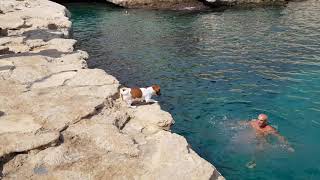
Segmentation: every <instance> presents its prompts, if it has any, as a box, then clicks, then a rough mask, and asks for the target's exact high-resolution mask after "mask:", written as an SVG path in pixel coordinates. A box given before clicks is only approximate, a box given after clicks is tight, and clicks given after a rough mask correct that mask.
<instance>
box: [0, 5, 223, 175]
mask: <svg viewBox="0 0 320 180" xmlns="http://www.w3.org/2000/svg"><path fill="white" fill-rule="evenodd" d="M68 17H70V13H69V12H68V11H67V9H66V8H65V7H64V6H62V5H59V4H56V3H54V2H51V1H47V0H2V1H1V2H0V28H1V29H0V82H1V83H0V102H1V104H0V179H1V178H2V179H148V180H149V179H177V180H178V179H179V180H180V179H224V178H223V177H222V176H221V175H220V173H219V172H218V171H217V170H216V169H215V167H214V166H213V165H211V164H210V163H208V162H207V161H205V160H204V159H202V158H201V157H199V156H198V155H197V154H196V153H195V152H194V151H193V150H192V149H191V148H190V146H189V145H188V143H187V141H186V140H185V138H183V137H182V136H179V135H177V134H174V133H171V132H170V131H169V130H170V126H171V125H172V124H173V119H172V117H171V115H170V114H169V113H167V112H165V111H162V110H161V108H160V106H159V105H158V104H152V105H145V106H139V107H138V108H136V109H128V108H127V107H126V106H125V105H124V103H123V102H122V101H121V100H120V99H119V97H118V88H119V86H120V84H119V82H118V81H117V79H115V78H114V77H113V76H111V75H108V74H107V73H106V72H104V71H103V70H100V69H88V68H87V64H86V60H87V59H88V54H87V53H86V52H84V51H81V50H74V45H75V43H76V40H73V39H68V38H69V37H70V33H71V22H70V21H69V18H68Z"/></svg>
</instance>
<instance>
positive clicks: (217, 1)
mask: <svg viewBox="0 0 320 180" xmlns="http://www.w3.org/2000/svg"><path fill="white" fill-rule="evenodd" d="M288 1H289V0H205V1H204V2H205V4H206V5H209V6H211V7H230V6H261V5H283V4H285V3H287V2H288Z"/></svg>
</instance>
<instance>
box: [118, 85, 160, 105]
mask: <svg viewBox="0 0 320 180" xmlns="http://www.w3.org/2000/svg"><path fill="white" fill-rule="evenodd" d="M120 95H121V98H122V100H124V101H125V102H126V103H127V105H128V106H129V107H131V108H136V106H132V103H133V102H136V101H145V102H146V103H157V102H158V101H156V100H153V99H151V97H152V96H153V95H157V96H160V95H161V92H160V86H159V85H152V86H150V87H147V88H121V89H120Z"/></svg>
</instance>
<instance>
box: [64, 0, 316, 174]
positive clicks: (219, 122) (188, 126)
mask: <svg viewBox="0 0 320 180" xmlns="http://www.w3.org/2000/svg"><path fill="white" fill-rule="evenodd" d="M67 7H68V8H69V10H70V11H71V13H72V21H73V28H74V38H75V39H77V40H79V42H78V48H79V49H83V50H86V51H88V52H89V54H90V60H89V62H88V63H89V66H90V67H92V68H101V69H105V70H106V71H107V72H108V73H110V74H112V75H114V76H116V77H117V78H118V79H119V80H120V82H121V83H122V84H124V85H126V86H148V85H150V84H153V83H158V84H160V85H161V87H162V91H163V92H162V94H163V95H162V97H160V98H159V100H160V104H161V106H162V108H163V109H165V110H167V111H169V112H170V113H171V114H172V115H173V117H174V119H175V120H176V124H175V125H174V127H173V131H174V132H176V133H178V134H181V135H183V136H185V137H186V138H187V140H188V142H189V143H190V144H191V145H192V147H193V149H194V150H195V151H196V152H197V153H199V154H200V155H201V156H202V157H203V158H205V159H206V160H208V161H210V162H211V163H213V164H214V165H215V166H216V167H217V168H218V169H219V171H220V172H221V173H222V174H223V175H224V176H225V177H226V178H227V179H288V180H291V179H312V180H318V179H320V154H319V153H320V140H319V138H320V118H319V117H320V107H319V106H320V96H319V95H320V76H319V74H320V2H319V1H318V2H317V1H306V2H292V3H289V4H288V5H287V6H286V7H270V8H255V9H231V10H225V11H223V12H211V11H210V12H173V11H150V10H149V11H147V10H136V9H135V10H125V9H121V8H117V7H112V6H110V5H104V4H67ZM259 113H266V114H268V115H269V117H270V122H271V124H272V125H273V126H275V127H276V128H277V129H278V130H279V132H280V133H281V134H282V135H283V136H285V137H286V138H287V139H288V141H289V142H290V143H291V145H292V146H293V147H294V149H295V152H294V153H289V152H287V151H286V150H285V149H284V148H282V147H281V145H280V144H279V143H277V141H276V140H275V139H274V138H267V140H266V141H267V143H265V144H264V145H263V147H262V150H261V147H260V148H259V147H257V144H256V143H255V142H256V141H260V140H257V139H255V140H253V139H252V134H251V133H252V132H251V131H250V129H248V128H244V127H241V126H239V125H237V122H238V121H241V120H247V119H252V118H255V117H256V116H257V115H258V114H259ZM252 159H255V162H256V166H255V167H254V168H248V167H247V166H246V164H247V163H248V162H249V161H251V160H252Z"/></svg>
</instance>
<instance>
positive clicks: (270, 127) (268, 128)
mask: <svg viewBox="0 0 320 180" xmlns="http://www.w3.org/2000/svg"><path fill="white" fill-rule="evenodd" d="M266 130H267V131H270V132H277V130H276V129H275V128H274V127H272V126H270V125H267V127H266Z"/></svg>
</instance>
